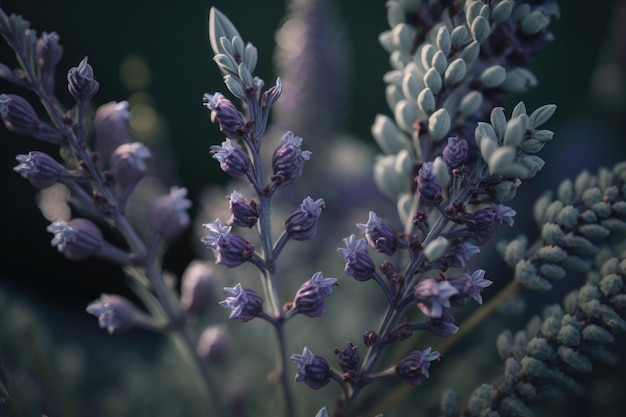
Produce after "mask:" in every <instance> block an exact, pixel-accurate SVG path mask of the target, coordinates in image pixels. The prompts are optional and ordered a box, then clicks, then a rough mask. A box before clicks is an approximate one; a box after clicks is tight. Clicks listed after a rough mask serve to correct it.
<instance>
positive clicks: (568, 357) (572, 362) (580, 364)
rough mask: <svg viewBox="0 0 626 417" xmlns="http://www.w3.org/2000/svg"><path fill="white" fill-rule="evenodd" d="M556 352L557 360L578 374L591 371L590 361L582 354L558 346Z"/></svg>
mask: <svg viewBox="0 0 626 417" xmlns="http://www.w3.org/2000/svg"><path fill="white" fill-rule="evenodd" d="M556 352H557V354H558V355H559V358H560V359H561V360H562V361H563V362H565V363H566V364H567V365H569V366H570V367H572V368H573V369H574V370H576V371H578V372H590V371H591V368H592V365H591V361H590V360H589V359H588V358H587V357H586V356H585V355H583V354H582V353H580V352H577V351H575V350H574V349H572V348H570V347H567V346H559V348H558V349H557V351H556Z"/></svg>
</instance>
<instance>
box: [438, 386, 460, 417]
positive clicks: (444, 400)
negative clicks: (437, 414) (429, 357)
mask: <svg viewBox="0 0 626 417" xmlns="http://www.w3.org/2000/svg"><path fill="white" fill-rule="evenodd" d="M439 407H440V408H441V412H442V413H443V415H444V416H445V417H452V416H457V415H459V399H458V398H457V395H456V392H455V391H452V390H447V391H445V392H444V393H443V394H442V395H441V401H440V402H439Z"/></svg>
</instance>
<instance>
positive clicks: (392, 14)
mask: <svg viewBox="0 0 626 417" xmlns="http://www.w3.org/2000/svg"><path fill="white" fill-rule="evenodd" d="M386 6H387V23H388V24H389V27H390V28H393V27H395V26H396V25H397V24H398V23H403V22H404V21H405V19H406V14H405V13H404V10H402V7H401V6H400V5H399V4H398V3H396V2H393V1H388V2H387V3H386Z"/></svg>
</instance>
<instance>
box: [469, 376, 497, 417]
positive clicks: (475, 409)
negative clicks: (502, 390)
mask: <svg viewBox="0 0 626 417" xmlns="http://www.w3.org/2000/svg"><path fill="white" fill-rule="evenodd" d="M493 393H494V389H493V386H492V385H489V384H482V385H481V386H480V387H478V388H476V389H475V390H474V392H473V393H472V395H471V396H470V398H469V400H468V402H467V407H468V408H469V411H470V413H471V414H470V415H473V416H482V415H485V413H484V412H483V410H489V409H491V404H492V403H493Z"/></svg>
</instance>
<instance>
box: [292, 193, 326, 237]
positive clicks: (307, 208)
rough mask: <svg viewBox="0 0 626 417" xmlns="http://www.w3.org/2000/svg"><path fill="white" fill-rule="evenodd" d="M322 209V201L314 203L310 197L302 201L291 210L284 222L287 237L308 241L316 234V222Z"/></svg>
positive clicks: (318, 200)
mask: <svg viewBox="0 0 626 417" xmlns="http://www.w3.org/2000/svg"><path fill="white" fill-rule="evenodd" d="M322 208H324V200H323V199H321V198H319V199H317V200H315V201H313V199H312V198H311V197H307V198H305V199H304V200H302V203H301V204H300V206H299V207H298V208H297V209H295V210H293V211H292V212H291V213H289V215H288V216H287V219H286V220H285V231H286V232H287V236H289V238H290V239H293V240H300V241H302V240H309V239H311V238H312V237H313V236H315V233H316V232H317V222H318V220H319V217H320V214H321V213H322Z"/></svg>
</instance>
